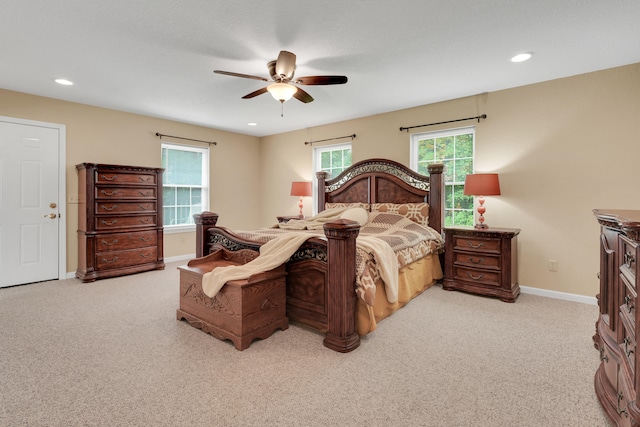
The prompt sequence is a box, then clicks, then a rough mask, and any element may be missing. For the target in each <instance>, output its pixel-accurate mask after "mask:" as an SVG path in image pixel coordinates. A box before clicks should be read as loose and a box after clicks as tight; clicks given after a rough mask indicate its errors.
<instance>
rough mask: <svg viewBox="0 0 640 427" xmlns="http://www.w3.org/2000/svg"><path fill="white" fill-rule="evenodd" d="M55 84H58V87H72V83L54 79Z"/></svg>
mask: <svg viewBox="0 0 640 427" xmlns="http://www.w3.org/2000/svg"><path fill="white" fill-rule="evenodd" d="M54 81H55V82H56V83H58V84H59V85H64V86H72V85H73V82H72V81H70V80H67V79H55V80H54Z"/></svg>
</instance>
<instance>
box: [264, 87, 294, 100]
mask: <svg viewBox="0 0 640 427" xmlns="http://www.w3.org/2000/svg"><path fill="white" fill-rule="evenodd" d="M267 90H268V91H269V93H270V94H271V96H273V98H274V99H275V100H276V101H280V102H286V101H288V100H290V99H291V97H292V96H293V95H294V94H295V93H296V92H297V91H298V88H297V87H295V86H293V85H290V84H287V83H274V84H271V85H269V86H267Z"/></svg>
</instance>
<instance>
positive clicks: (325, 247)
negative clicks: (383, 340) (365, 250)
mask: <svg viewBox="0 0 640 427" xmlns="http://www.w3.org/2000/svg"><path fill="white" fill-rule="evenodd" d="M194 220H195V223H196V235H197V236H198V237H197V242H198V248H197V256H198V257H202V256H204V255H207V254H209V253H211V252H213V251H215V250H216V249H218V248H224V249H226V250H229V251H239V250H245V249H251V250H259V249H260V246H261V245H262V243H260V242H255V241H252V240H247V239H243V238H241V237H239V236H236V235H235V234H234V233H233V232H232V231H230V230H228V229H226V228H224V227H217V226H216V223H217V221H218V215H217V214H215V213H213V212H203V213H200V214H196V215H194ZM359 231H360V225H359V224H358V223H357V222H354V221H350V220H345V219H340V220H336V221H333V222H330V223H327V224H325V226H324V233H325V236H326V240H325V239H320V238H317V237H314V238H311V239H309V240H308V241H307V242H306V243H305V244H304V245H303V246H301V247H300V249H299V250H298V251H297V252H296V253H295V254H294V255H293V256H292V257H291V259H290V260H289V262H287V264H286V271H287V277H286V291H287V317H288V318H289V320H290V321H294V322H299V323H303V324H305V325H308V326H311V327H313V328H314V329H317V330H319V331H322V332H325V333H326V336H325V339H324V345H325V346H326V347H328V348H330V349H332V350H335V351H339V352H343V353H346V352H349V351H352V350H354V349H355V348H357V347H358V346H359V345H360V337H359V335H358V333H357V331H356V301H357V296H356V293H355V280H356V261H355V259H356V237H357V236H358V233H359ZM329 266H330V267H329Z"/></svg>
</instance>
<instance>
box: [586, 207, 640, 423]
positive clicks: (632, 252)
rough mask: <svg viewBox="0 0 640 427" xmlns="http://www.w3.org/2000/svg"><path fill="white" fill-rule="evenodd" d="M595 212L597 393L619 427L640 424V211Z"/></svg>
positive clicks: (594, 337)
mask: <svg viewBox="0 0 640 427" xmlns="http://www.w3.org/2000/svg"><path fill="white" fill-rule="evenodd" d="M594 214H595V216H596V218H597V220H598V222H599V223H600V271H599V273H598V277H599V278H600V293H599V294H598V306H599V309H600V313H599V316H598V321H597V322H596V333H595V335H594V336H593V342H594V345H595V347H596V349H598V351H599V353H600V366H599V368H598V370H597V371H596V375H595V381H594V383H595V391H596V396H597V397H598V400H599V401H600V403H601V405H602V407H603V409H604V410H605V412H606V413H607V415H608V416H609V418H611V420H612V421H613V422H614V423H615V424H616V425H618V426H639V425H640V407H639V406H638V404H639V403H640V396H639V395H638V390H640V375H639V372H638V370H637V369H636V367H637V366H638V362H640V360H639V358H640V356H639V355H638V352H637V351H636V331H637V330H638V322H639V320H640V318H639V317H638V316H637V314H636V310H637V307H638V303H639V302H640V301H638V281H639V278H640V263H639V262H638V259H639V257H640V211H631V210H599V209H597V210H594Z"/></svg>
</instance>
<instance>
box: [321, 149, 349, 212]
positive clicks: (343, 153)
mask: <svg viewBox="0 0 640 427" xmlns="http://www.w3.org/2000/svg"><path fill="white" fill-rule="evenodd" d="M351 163H352V161H351V143H348V144H336V145H326V146H324V147H316V148H314V149H313V183H314V185H313V213H314V214H315V213H317V209H318V208H317V206H318V194H317V192H318V186H317V182H318V181H317V179H316V172H320V171H323V172H328V173H329V178H328V179H331V178H335V177H336V176H338V175H340V172H342V171H343V170H345V169H346V168H348V167H349V166H351Z"/></svg>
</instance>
